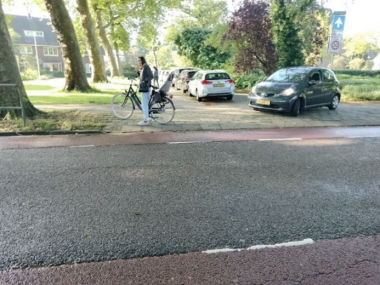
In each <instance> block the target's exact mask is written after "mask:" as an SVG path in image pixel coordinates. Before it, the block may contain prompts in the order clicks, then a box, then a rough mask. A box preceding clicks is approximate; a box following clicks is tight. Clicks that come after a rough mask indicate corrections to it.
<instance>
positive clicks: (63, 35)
mask: <svg viewBox="0 0 380 285" xmlns="http://www.w3.org/2000/svg"><path fill="white" fill-rule="evenodd" d="M45 5H46V8H47V10H48V11H49V13H50V16H51V21H52V24H53V26H54V29H55V30H56V32H57V36H58V41H59V44H60V46H61V49H62V55H63V59H64V63H65V79H66V84H65V88H64V89H66V90H69V91H70V90H74V89H77V90H80V91H89V90H91V87H90V85H89V84H88V82H87V77H86V71H85V69H84V64H83V61H82V56H81V53H80V50H79V45H78V40H77V37H76V35H75V31H74V26H73V24H72V21H71V19H70V16H69V13H68V12H67V9H66V7H65V4H64V2H63V0H45Z"/></svg>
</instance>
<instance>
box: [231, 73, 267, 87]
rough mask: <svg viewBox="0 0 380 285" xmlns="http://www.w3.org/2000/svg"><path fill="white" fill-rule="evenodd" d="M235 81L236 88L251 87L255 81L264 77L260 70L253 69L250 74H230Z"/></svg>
mask: <svg viewBox="0 0 380 285" xmlns="http://www.w3.org/2000/svg"><path fill="white" fill-rule="evenodd" d="M232 78H233V79H234V81H235V87H236V88H238V89H251V88H252V87H253V86H254V85H255V84H256V83H257V82H260V81H262V80H263V79H264V78H265V74H264V73H263V72H262V71H261V70H254V71H253V72H252V73H251V74H247V75H244V74H235V75H233V76H232Z"/></svg>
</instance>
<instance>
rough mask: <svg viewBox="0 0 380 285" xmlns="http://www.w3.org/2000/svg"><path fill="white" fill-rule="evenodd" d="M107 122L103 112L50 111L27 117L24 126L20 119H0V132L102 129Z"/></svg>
mask: <svg viewBox="0 0 380 285" xmlns="http://www.w3.org/2000/svg"><path fill="white" fill-rule="evenodd" d="M107 122H108V118H107V117H105V116H104V115H103V114H93V113H86V112H80V111H50V112H47V113H45V114H43V115H41V116H39V117H36V118H34V119H27V120H26V126H24V124H23V122H22V119H10V118H5V119H3V120H0V132H4V133H7V132H36V131H44V132H49V131H56V130H64V131H78V130H102V129H103V127H104V126H105V125H106V123H107Z"/></svg>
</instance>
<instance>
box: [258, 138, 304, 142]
mask: <svg viewBox="0 0 380 285" xmlns="http://www.w3.org/2000/svg"><path fill="white" fill-rule="evenodd" d="M300 140H302V138H280V139H258V141H260V142H264V141H300Z"/></svg>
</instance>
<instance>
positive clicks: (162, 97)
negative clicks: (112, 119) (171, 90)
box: [111, 81, 175, 125]
mask: <svg viewBox="0 0 380 285" xmlns="http://www.w3.org/2000/svg"><path fill="white" fill-rule="evenodd" d="M132 84H133V81H131V84H130V86H129V89H128V91H127V90H125V91H124V92H123V93H120V94H116V95H115V96H113V97H112V100H111V109H112V113H113V114H114V115H115V116H116V117H117V118H119V119H123V120H127V119H129V118H130V117H131V116H132V114H133V112H134V111H135V109H136V106H137V108H139V109H140V110H141V111H142V107H141V101H140V99H139V97H137V94H136V91H135V90H134V89H133V87H132ZM152 87H153V86H152ZM155 89H157V88H155V87H153V91H152V94H151V95H150V98H149V105H148V106H149V117H150V118H152V119H153V120H154V121H155V122H157V123H159V124H162V125H164V124H167V123H169V122H170V121H171V120H173V118H174V114H175V106H174V103H173V101H172V100H171V99H170V98H169V97H168V94H167V93H166V92H162V91H161V92H160V90H158V91H156V90H155Z"/></svg>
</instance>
